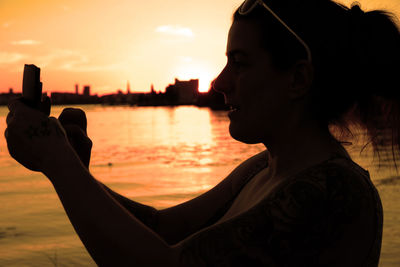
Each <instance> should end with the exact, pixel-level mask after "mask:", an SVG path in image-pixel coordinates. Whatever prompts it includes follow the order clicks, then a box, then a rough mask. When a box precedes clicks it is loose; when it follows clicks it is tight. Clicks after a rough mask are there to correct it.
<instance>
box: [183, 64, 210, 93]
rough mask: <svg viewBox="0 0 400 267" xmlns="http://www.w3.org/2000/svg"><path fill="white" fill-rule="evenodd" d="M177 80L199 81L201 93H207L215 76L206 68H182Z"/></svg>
mask: <svg viewBox="0 0 400 267" xmlns="http://www.w3.org/2000/svg"><path fill="white" fill-rule="evenodd" d="M177 73H178V74H177V75H178V76H177V78H178V79H180V80H189V79H199V92H200V93H205V92H208V91H209V90H210V84H211V81H212V80H213V79H214V76H215V75H213V74H211V72H210V71H208V70H207V69H206V68H204V67H195V66H193V67H190V68H186V67H180V68H178V71H177Z"/></svg>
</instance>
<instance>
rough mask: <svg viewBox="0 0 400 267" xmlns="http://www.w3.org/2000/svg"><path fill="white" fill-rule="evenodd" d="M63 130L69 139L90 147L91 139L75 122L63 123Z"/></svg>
mask: <svg viewBox="0 0 400 267" xmlns="http://www.w3.org/2000/svg"><path fill="white" fill-rule="evenodd" d="M63 127H64V129H65V132H66V133H67V136H68V138H69V139H73V140H74V142H76V143H78V144H79V145H84V146H86V147H87V146H90V147H92V140H90V138H89V137H88V136H87V135H86V133H85V132H84V131H83V130H82V129H81V128H80V127H79V126H78V125H76V124H67V125H63Z"/></svg>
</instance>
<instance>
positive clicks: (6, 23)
mask: <svg viewBox="0 0 400 267" xmlns="http://www.w3.org/2000/svg"><path fill="white" fill-rule="evenodd" d="M13 23H14V22H12V21H6V22H4V23H3V25H2V26H3V28H9V27H10V26H11V25H12V24H13Z"/></svg>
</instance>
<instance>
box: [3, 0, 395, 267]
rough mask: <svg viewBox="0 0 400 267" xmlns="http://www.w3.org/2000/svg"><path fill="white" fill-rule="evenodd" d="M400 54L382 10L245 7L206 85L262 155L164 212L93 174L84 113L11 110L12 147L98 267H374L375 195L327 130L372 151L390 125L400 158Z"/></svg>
mask: <svg viewBox="0 0 400 267" xmlns="http://www.w3.org/2000/svg"><path fill="white" fill-rule="evenodd" d="M399 48H400V37H399V30H398V28H397V27H396V25H395V24H394V23H393V18H392V17H391V15H390V14H388V13H386V12H383V11H371V12H366V13H365V12H364V11H362V10H361V9H360V7H359V6H358V5H353V6H352V7H351V8H350V9H348V8H346V7H344V6H341V5H339V4H336V3H334V2H332V1H329V0H315V1H311V0H279V1H278V0H271V1H255V0H253V1H251V0H248V1H245V2H244V3H243V4H242V5H241V6H240V8H239V9H238V10H237V11H236V13H235V14H234V21H233V24H232V27H231V29H230V31H229V36H228V44H227V57H228V61H227V64H226V66H225V68H224V69H223V70H222V72H221V74H220V75H219V76H218V78H217V79H216V80H215V82H214V89H215V90H217V91H219V92H222V93H223V94H224V96H225V100H226V103H227V104H228V105H230V106H231V111H230V112H229V115H228V116H229V118H230V127H229V131H230V134H231V135H232V137H233V138H235V139H237V140H239V141H241V142H245V143H249V144H254V143H263V144H264V145H265V146H266V148H267V150H266V151H264V152H262V153H260V154H257V155H255V156H253V157H251V158H250V159H247V160H246V161H245V162H243V163H242V164H240V165H239V166H238V167H237V168H236V169H235V170H234V171H233V172H232V173H231V174H229V175H228V177H226V178H225V179H224V180H223V181H222V182H221V183H219V184H218V185H217V186H216V187H214V188H213V189H211V190H210V191H208V192H206V193H204V194H203V195H201V196H199V197H197V198H195V199H193V200H191V201H188V202H186V203H183V204H180V205H178V206H175V207H171V208H167V209H164V210H156V209H154V208H152V207H148V206H145V205H141V204H139V203H136V202H133V201H131V200H129V199H127V198H124V197H123V196H120V195H118V194H117V193H115V192H113V191H111V190H110V189H108V188H107V187H105V186H104V185H102V184H101V183H100V182H98V181H97V180H95V179H94V178H93V176H92V175H91V174H90V172H89V171H88V162H89V161H88V159H89V157H90V147H91V142H90V140H89V139H88V138H87V137H86V135H85V129H83V128H84V127H85V126H79V122H78V121H79V120H82V119H85V117H84V113H83V112H82V111H80V110H75V109H67V110H65V111H64V112H63V114H62V115H61V117H60V120H57V119H55V118H48V117H46V116H45V115H43V114H42V113H40V112H38V111H35V110H32V109H30V108H28V107H27V106H25V105H24V104H22V103H21V102H20V101H14V102H12V103H11V104H10V115H9V116H8V118H7V124H8V128H7V130H6V137H7V142H8V148H9V151H10V154H11V155H12V156H13V157H14V158H15V159H16V160H17V161H19V162H20V163H21V164H23V165H24V166H26V167H27V168H29V169H31V170H35V171H41V172H43V173H44V174H45V175H46V176H47V177H48V178H49V180H50V181H51V182H52V183H53V185H54V187H55V189H56V191H57V193H58V195H59V197H60V199H61V201H62V203H63V205H64V208H65V210H66V212H67V214H68V216H69V219H70V220H71V222H72V224H73V226H74V227H75V230H76V232H77V233H78V235H79V237H80V238H81V240H82V242H83V243H84V245H85V247H86V248H87V250H88V251H89V253H90V255H91V256H92V257H93V259H94V260H95V261H96V263H98V264H99V265H101V266H134V265H135V266H377V265H378V261H379V255H380V247H381V238H382V207H381V202H380V199H379V195H378V193H377V191H376V189H375V187H374V186H373V184H372V183H371V181H370V177H369V174H368V172H367V171H365V170H364V169H362V168H361V167H359V166H358V165H357V164H356V163H354V162H353V161H352V160H351V158H350V157H349V155H348V154H347V153H346V150H345V149H344V148H343V147H342V145H341V143H340V142H339V141H338V140H340V139H336V138H334V137H333V135H332V134H331V132H330V131H329V127H330V126H332V125H335V126H336V127H339V128H340V129H346V128H347V126H349V125H358V126H361V127H363V128H364V129H365V130H366V133H367V135H368V136H369V137H370V141H371V142H372V144H373V145H374V147H375V148H376V149H379V146H380V143H379V142H378V141H379V137H380V133H381V129H384V128H388V129H390V130H392V131H391V133H392V137H393V138H392V140H393V142H392V145H393V146H392V149H393V152H394V153H395V154H397V153H398V151H399V147H398V145H399V130H398V127H399V117H400V112H399V101H400V100H399V98H400V97H399V90H398V89H399V88H398V83H397V80H396V79H397V75H398V73H399V63H400V60H399ZM60 121H61V123H60ZM74 121H75V122H76V123H74ZM62 124H63V125H64V127H63V126H62ZM82 125H84V124H82ZM27 129H31V130H32V129H33V130H32V131H30V132H29V131H28V132H27V131H26V130H27ZM67 137H68V138H67ZM68 140H69V141H68ZM74 148H75V150H74ZM75 151H76V152H75ZM79 157H81V159H82V161H81V160H80V158H79ZM83 162H85V164H84V163H83ZM85 165H86V166H85Z"/></svg>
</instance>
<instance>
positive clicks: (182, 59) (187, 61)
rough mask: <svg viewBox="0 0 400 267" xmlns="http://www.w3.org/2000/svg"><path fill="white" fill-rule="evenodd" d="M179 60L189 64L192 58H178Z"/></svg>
mask: <svg viewBox="0 0 400 267" xmlns="http://www.w3.org/2000/svg"><path fill="white" fill-rule="evenodd" d="M180 59H181V61H182V62H185V63H189V62H192V61H193V58H191V57H180Z"/></svg>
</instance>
